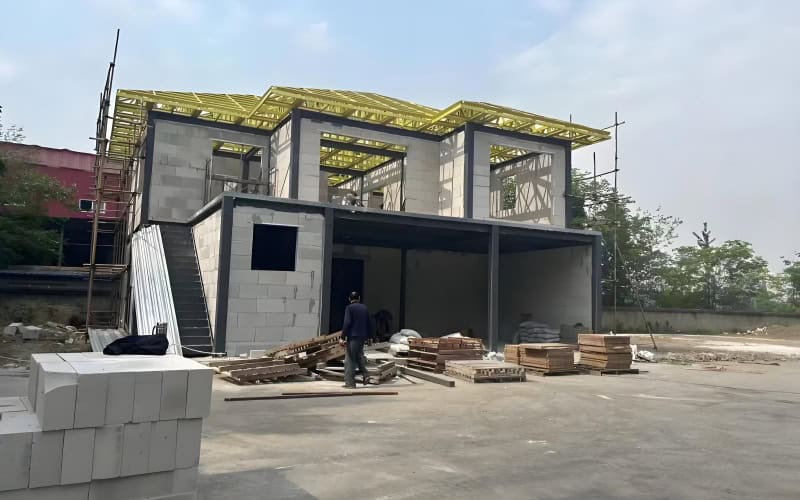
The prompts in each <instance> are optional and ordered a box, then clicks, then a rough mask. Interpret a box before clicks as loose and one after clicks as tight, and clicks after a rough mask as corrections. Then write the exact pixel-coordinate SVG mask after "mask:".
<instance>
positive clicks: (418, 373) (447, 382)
mask: <svg viewBox="0 0 800 500" xmlns="http://www.w3.org/2000/svg"><path fill="white" fill-rule="evenodd" d="M399 369H400V373H402V374H403V375H408V376H409V377H415V378H418V379H420V380H425V381H426V382H433V383H434V384H439V385H443V386H445V387H455V386H456V381H455V380H453V379H452V378H450V377H445V376H443V375H437V374H434V373H431V372H427V371H422V370H415V369H414V368H409V367H407V366H400V367H399Z"/></svg>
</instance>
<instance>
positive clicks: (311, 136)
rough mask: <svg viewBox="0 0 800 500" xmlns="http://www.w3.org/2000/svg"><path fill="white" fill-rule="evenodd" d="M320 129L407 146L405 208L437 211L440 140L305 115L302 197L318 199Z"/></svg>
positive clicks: (301, 167) (302, 136)
mask: <svg viewBox="0 0 800 500" xmlns="http://www.w3.org/2000/svg"><path fill="white" fill-rule="evenodd" d="M322 132H330V133H333V134H339V135H347V136H350V137H358V138H361V139H370V140H375V141H381V142H388V143H390V144H398V145H401V146H405V147H406V164H405V172H404V173H405V203H406V207H405V208H406V211H407V212H416V213H423V214H437V213H438V211H439V208H438V207H439V202H438V198H439V193H438V179H439V144H438V142H436V141H427V140H423V139H416V138H413V137H407V136H403V135H395V134H387V133H384V132H376V131H373V130H368V129H364V128H360V127H353V126H349V125H341V124H334V123H330V122H322V121H317V120H310V119H308V118H304V119H302V121H301V126H300V136H301V141H300V165H299V167H300V182H299V186H300V188H299V192H298V196H299V198H300V199H301V200H308V201H319V191H318V189H317V186H318V178H319V148H320V138H321V134H322Z"/></svg>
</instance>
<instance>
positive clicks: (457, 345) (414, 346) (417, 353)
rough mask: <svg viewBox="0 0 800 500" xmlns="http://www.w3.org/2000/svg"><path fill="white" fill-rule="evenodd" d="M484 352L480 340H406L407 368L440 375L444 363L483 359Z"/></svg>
mask: <svg viewBox="0 0 800 500" xmlns="http://www.w3.org/2000/svg"><path fill="white" fill-rule="evenodd" d="M484 352H485V350H484V348H483V342H482V341H481V339H474V338H470V337H444V338H429V339H417V338H413V337H409V339H408V362H407V363H408V366H410V367H412V368H421V369H423V370H428V371H433V372H437V373H441V372H443V371H444V368H445V362H446V361H457V360H464V359H483V354H484Z"/></svg>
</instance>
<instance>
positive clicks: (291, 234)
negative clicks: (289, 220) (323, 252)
mask: <svg viewBox="0 0 800 500" xmlns="http://www.w3.org/2000/svg"><path fill="white" fill-rule="evenodd" d="M296 253H297V228H296V227H291V226H275V225H271V224H255V225H253V249H252V257H251V259H250V268H251V269H253V270H256V271H294V266H295V255H296Z"/></svg>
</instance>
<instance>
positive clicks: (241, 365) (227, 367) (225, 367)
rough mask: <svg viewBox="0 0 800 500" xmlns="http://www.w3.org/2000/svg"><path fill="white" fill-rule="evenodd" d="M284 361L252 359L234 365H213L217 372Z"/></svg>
mask: <svg viewBox="0 0 800 500" xmlns="http://www.w3.org/2000/svg"><path fill="white" fill-rule="evenodd" d="M285 364H286V363H285V362H284V361H283V360H282V359H268V358H264V359H263V360H258V361H256V360H253V361H252V362H251V363H237V364H235V365H219V366H215V367H214V371H216V372H217V373H222V372H229V371H231V370H243V369H246V368H264V367H268V366H283V365H285Z"/></svg>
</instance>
